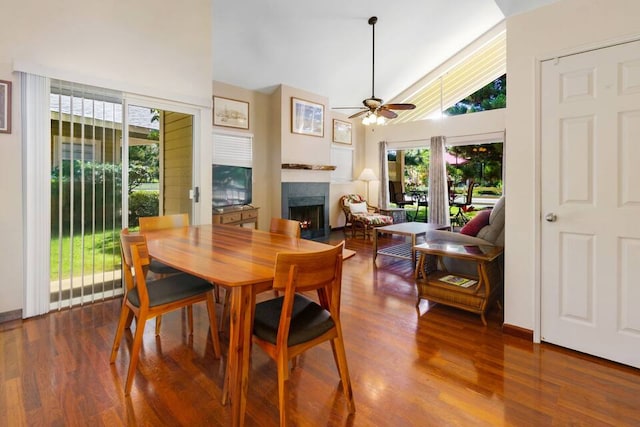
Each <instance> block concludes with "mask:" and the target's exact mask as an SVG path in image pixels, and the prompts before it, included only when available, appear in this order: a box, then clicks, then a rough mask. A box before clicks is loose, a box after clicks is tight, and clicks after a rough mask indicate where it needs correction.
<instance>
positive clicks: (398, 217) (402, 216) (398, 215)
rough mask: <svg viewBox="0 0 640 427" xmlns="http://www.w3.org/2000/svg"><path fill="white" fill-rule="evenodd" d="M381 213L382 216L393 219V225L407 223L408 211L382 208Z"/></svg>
mask: <svg viewBox="0 0 640 427" xmlns="http://www.w3.org/2000/svg"><path fill="white" fill-rule="evenodd" d="M380 213H381V214H382V215H387V216H390V217H393V223H394V224H399V223H402V222H407V210H406V209H402V208H386V209H382V208H380Z"/></svg>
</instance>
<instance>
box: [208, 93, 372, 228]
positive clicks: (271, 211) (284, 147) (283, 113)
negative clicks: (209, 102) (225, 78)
mask: <svg viewBox="0 0 640 427" xmlns="http://www.w3.org/2000/svg"><path fill="white" fill-rule="evenodd" d="M213 94H214V95H217V96H223V97H227V98H232V99H237V100H241V101H245V102H249V129H248V130H246V131H245V130H238V129H230V128H224V127H219V126H214V129H215V130H217V131H220V132H225V131H231V132H245V133H250V134H252V135H253V150H254V152H253V163H254V174H253V181H254V182H253V204H254V205H255V206H257V207H260V218H261V219H260V221H259V228H260V229H263V230H265V229H267V228H268V226H269V218H271V217H274V216H281V212H280V193H281V187H280V184H281V183H282V182H329V181H330V179H331V173H330V172H327V171H296V170H282V169H281V165H282V163H306V164H316V165H319V164H326V165H330V164H332V162H331V146H332V132H333V128H332V126H333V121H332V119H333V118H338V119H341V120H348V119H347V116H345V115H342V114H336V113H334V112H332V111H331V110H330V109H329V108H328V107H327V105H328V104H329V100H328V99H327V98H326V97H322V96H319V95H317V94H313V93H311V92H308V91H303V90H299V89H296V88H292V87H289V86H285V85H281V86H278V87H277V88H276V89H275V90H274V91H273V92H272V93H271V94H264V93H261V92H257V91H251V90H247V89H243V88H240V87H236V86H231V85H228V84H224V83H221V82H216V81H214V82H213ZM291 97H296V98H300V99H304V100H307V101H312V102H317V103H320V104H322V105H325V130H324V136H323V137H314V136H307V135H299V134H293V133H291ZM362 145H363V140H362V126H361V125H359V124H358V123H354V129H353V145H352V147H353V150H354V156H355V157H358V154H361V153H359V148H358V147H360V146H362ZM360 151H361V150H360ZM355 164H356V167H355V168H354V174H356V176H357V174H358V173H359V171H360V169H361V168H362V166H361V165H362V161H360V160H356V162H355ZM358 184H359V183H358V182H345V183H332V184H331V188H330V196H329V197H330V204H331V206H330V219H329V223H330V224H331V226H332V227H333V228H335V227H342V226H343V225H344V216H343V215H342V211H341V210H340V207H339V206H338V201H339V199H340V197H341V196H342V195H343V194H347V193H351V192H354V191H356V190H359V186H358ZM363 189H364V187H363Z"/></svg>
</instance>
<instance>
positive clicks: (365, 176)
mask: <svg viewBox="0 0 640 427" xmlns="http://www.w3.org/2000/svg"><path fill="white" fill-rule="evenodd" d="M377 179H378V178H376V174H375V173H373V171H372V170H371V169H369V168H364V169H362V172H360V176H359V177H358V181H364V182H366V183H367V203H370V202H371V201H370V200H369V182H371V181H376V180H377Z"/></svg>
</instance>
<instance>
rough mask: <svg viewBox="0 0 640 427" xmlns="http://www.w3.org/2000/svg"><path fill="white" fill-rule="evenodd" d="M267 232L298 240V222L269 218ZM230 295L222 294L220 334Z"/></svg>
mask: <svg viewBox="0 0 640 427" xmlns="http://www.w3.org/2000/svg"><path fill="white" fill-rule="evenodd" d="M269 232H271V233H276V234H282V235H285V236H289V237H294V238H296V239H299V238H300V221H295V220H292V219H285V218H276V217H274V218H271V224H270V226H269ZM274 293H275V296H276V297H277V296H278V295H279V294H278V291H274ZM230 296H231V295H230V293H229V290H228V289H227V290H226V291H225V293H224V303H223V305H222V314H221V316H220V325H219V327H220V332H222V331H224V328H225V326H226V321H227V319H228V318H229V311H230V307H231V303H230V300H229V298H230Z"/></svg>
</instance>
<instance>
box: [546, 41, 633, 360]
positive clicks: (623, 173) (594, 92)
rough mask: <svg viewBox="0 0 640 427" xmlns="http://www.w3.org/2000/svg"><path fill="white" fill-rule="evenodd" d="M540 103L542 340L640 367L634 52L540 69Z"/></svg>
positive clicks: (624, 49)
mask: <svg viewBox="0 0 640 427" xmlns="http://www.w3.org/2000/svg"><path fill="white" fill-rule="evenodd" d="M541 95H542V98H541V99H542V111H541V118H542V121H541V126H542V127H541V131H542V133H541V136H542V142H541V144H542V145H541V161H542V167H541V171H542V173H541V186H542V189H543V191H542V198H541V208H542V217H543V219H542V225H541V230H542V233H541V280H542V286H541V297H542V300H541V336H542V340H543V341H547V342H551V343H554V344H558V345H562V346H565V347H569V348H572V349H575V350H579V351H583V352H586V353H590V354H594V355H596V356H601V357H604V358H607V359H611V360H614V361H617V362H621V363H625V364H628V365H632V366H636V367H640V314H639V310H638V309H637V307H640V224H639V221H640V185H639V184H638V183H639V182H640V42H634V43H627V44H624V45H619V46H614V47H610V48H606V49H600V50H596V51H592V52H587V53H583V54H579V55H573V56H569V57H566V58H562V59H560V60H557V61H547V62H545V63H543V65H542V93H541ZM548 214H553V215H554V216H548ZM547 218H548V219H547Z"/></svg>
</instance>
